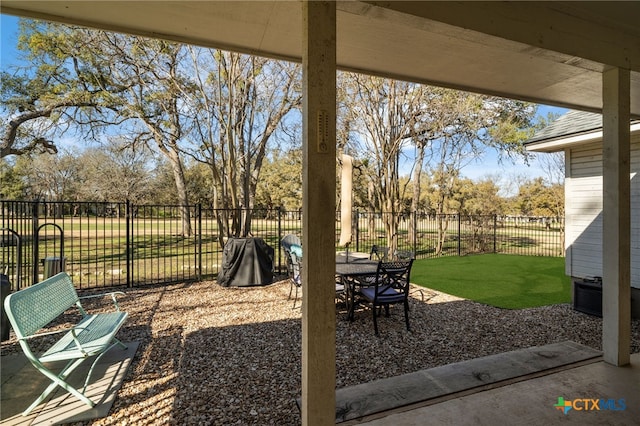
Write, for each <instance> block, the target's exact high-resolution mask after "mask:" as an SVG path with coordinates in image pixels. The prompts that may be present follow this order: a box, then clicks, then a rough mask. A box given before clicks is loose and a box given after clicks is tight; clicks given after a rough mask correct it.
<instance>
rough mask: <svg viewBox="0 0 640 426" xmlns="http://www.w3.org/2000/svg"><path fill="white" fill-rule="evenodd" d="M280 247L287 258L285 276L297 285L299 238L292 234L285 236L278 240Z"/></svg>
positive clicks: (298, 274) (298, 278)
mask: <svg viewBox="0 0 640 426" xmlns="http://www.w3.org/2000/svg"><path fill="white" fill-rule="evenodd" d="M280 245H281V246H282V249H283V250H284V254H285V256H286V258H287V274H288V275H289V278H291V279H292V280H294V282H296V280H297V282H296V284H299V283H300V282H301V281H300V264H301V263H300V260H301V258H302V242H301V241H300V237H298V236H297V235H294V234H287V235H285V236H284V237H283V238H282V240H280Z"/></svg>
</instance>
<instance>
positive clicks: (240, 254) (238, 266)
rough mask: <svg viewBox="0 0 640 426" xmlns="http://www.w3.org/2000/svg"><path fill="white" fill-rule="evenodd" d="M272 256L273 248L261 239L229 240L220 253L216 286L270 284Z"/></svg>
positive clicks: (271, 279) (271, 278)
mask: <svg viewBox="0 0 640 426" xmlns="http://www.w3.org/2000/svg"><path fill="white" fill-rule="evenodd" d="M273 255H274V250H273V248H272V247H271V246H269V245H268V244H267V243H265V242H264V240H263V239H262V238H230V239H229V240H228V241H227V243H226V244H225V246H224V250H223V252H222V268H221V269H220V272H219V273H218V284H220V285H221V286H223V287H230V286H234V287H246V286H254V285H266V284H270V283H271V282H272V281H273Z"/></svg>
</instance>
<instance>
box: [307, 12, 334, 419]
mask: <svg viewBox="0 0 640 426" xmlns="http://www.w3.org/2000/svg"><path fill="white" fill-rule="evenodd" d="M302 16H303V47H302V73H303V74H302V75H303V87H302V90H303V92H302V93H303V119H302V120H303V121H302V123H303V124H302V125H303V151H304V160H303V178H302V182H303V183H302V188H303V190H302V214H303V216H302V245H303V248H304V256H303V264H302V268H303V270H302V272H303V273H302V424H303V425H328V424H335V383H336V378H335V376H336V374H335V373H336V367H335V365H336V349H335V341H336V308H335V300H334V298H335V285H334V283H335V239H336V237H335V229H336V223H335V211H336V4H335V2H333V1H303V2H302Z"/></svg>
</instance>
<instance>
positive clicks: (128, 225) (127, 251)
mask: <svg viewBox="0 0 640 426" xmlns="http://www.w3.org/2000/svg"><path fill="white" fill-rule="evenodd" d="M124 217H125V223H126V225H125V228H126V232H125V234H126V237H125V240H126V242H125V247H126V249H125V256H126V258H127V260H126V264H127V287H129V288H131V287H133V283H132V278H133V277H132V276H131V274H132V272H133V253H132V250H131V247H132V244H133V243H132V239H133V238H132V236H131V233H132V231H133V230H132V225H133V219H132V218H133V214H132V212H131V201H129V200H126V201H125V207H124Z"/></svg>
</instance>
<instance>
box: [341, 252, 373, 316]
mask: <svg viewBox="0 0 640 426" xmlns="http://www.w3.org/2000/svg"><path fill="white" fill-rule="evenodd" d="M377 271H378V261H377V260H370V259H369V258H368V257H367V258H361V257H360V258H358V257H356V258H353V259H352V258H349V259H346V258H345V257H344V256H340V255H338V256H336V276H337V277H339V278H340V280H341V281H342V284H343V285H344V286H345V290H346V292H347V298H346V301H347V308H348V314H347V318H348V319H349V320H352V319H353V312H354V310H355V304H356V300H355V296H356V290H357V288H358V287H362V286H367V285H372V281H369V280H367V278H371V277H375V275H376V273H377Z"/></svg>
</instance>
